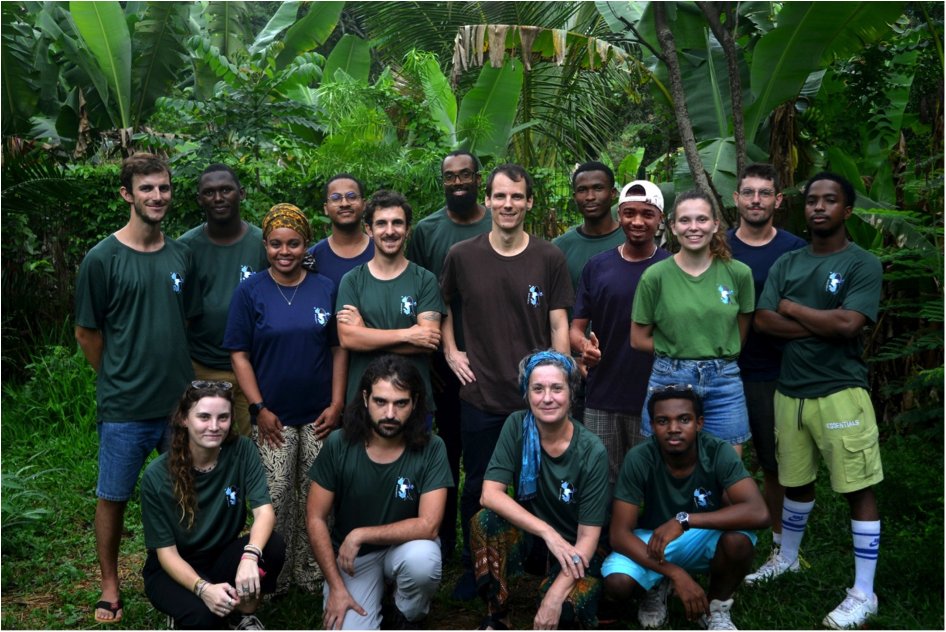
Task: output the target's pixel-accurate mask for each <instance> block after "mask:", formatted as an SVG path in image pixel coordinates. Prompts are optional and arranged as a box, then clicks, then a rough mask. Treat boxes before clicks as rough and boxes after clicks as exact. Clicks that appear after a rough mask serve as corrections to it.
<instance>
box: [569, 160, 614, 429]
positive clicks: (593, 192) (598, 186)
mask: <svg viewBox="0 0 946 632" xmlns="http://www.w3.org/2000/svg"><path fill="white" fill-rule="evenodd" d="M617 194H618V191H617V189H615V188H614V172H613V171H612V170H611V168H610V167H609V166H607V165H606V164H604V163H601V162H586V163H584V164H582V165H579V167H578V168H577V169H575V173H574V174H572V199H574V200H575V206H577V207H578V212H579V213H581V216H582V217H583V218H584V222H583V223H582V224H581V225H580V226H575V227H574V228H570V229H569V230H568V231H566V232H565V234H564V235H561V236H560V237H556V238H555V239H554V240H553V241H552V243H553V244H555V245H556V246H558V247H559V248H560V249H561V251H562V252H563V253H565V260H566V261H567V262H568V276H569V277H571V280H572V289H573V290H574V291H575V292H576V293H577V292H578V281H579V280H580V279H581V271H582V270H583V269H584V268H585V264H586V263H588V260H589V259H591V258H592V257H594V256H595V255H597V254H600V253H602V252H605V251H606V250H610V249H611V248H617V247H619V246H620V245H621V244H623V243H624V233H623V232H622V231H621V230H620V228H621V226H620V224H618V223H617V222H616V221H614V218H613V217H611V204H612V203H613V202H614V199H615V198H616V197H617ZM568 318H569V320H571V318H572V312H571V310H568ZM576 360H577V358H576ZM578 368H579V369H580V370H581V375H582V378H583V379H582V383H581V387H580V388H579V389H578V392H577V393H576V394H575V403H574V405H573V406H572V416H573V417H575V419H577V420H578V421H582V420H583V419H584V416H585V389H586V381H585V380H587V377H588V368H587V367H586V366H585V365H584V364H582V363H581V362H578Z"/></svg>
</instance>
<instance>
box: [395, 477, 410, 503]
mask: <svg viewBox="0 0 946 632" xmlns="http://www.w3.org/2000/svg"><path fill="white" fill-rule="evenodd" d="M412 489H414V484H413V483H411V479H409V478H407V477H406V476H401V477H398V479H397V485H396V486H395V488H394V497H395V498H400V499H401V500H414V497H413V496H411V490H412Z"/></svg>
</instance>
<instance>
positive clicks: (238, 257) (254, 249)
mask: <svg viewBox="0 0 946 632" xmlns="http://www.w3.org/2000/svg"><path fill="white" fill-rule="evenodd" d="M244 199H246V189H244V188H243V187H242V186H240V179H239V178H238V177H237V174H236V173H235V172H234V171H233V169H231V168H230V167H228V166H227V165H224V164H220V163H214V164H212V165H210V166H208V167H207V168H206V169H204V172H203V173H202V174H201V175H200V179H199V180H198V181H197V205H198V206H199V207H200V208H201V209H202V210H203V211H204V213H205V215H206V218H207V221H206V222H204V223H203V224H201V225H200V226H197V227H196V228H193V229H191V230H189V231H187V232H186V233H184V234H183V235H181V237H180V238H179V239H178V241H179V242H181V243H182V244H185V245H187V246H188V247H189V248H190V249H191V252H192V253H193V255H194V272H195V273H196V275H197V279H198V281H199V282H200V289H201V292H202V298H203V305H204V313H203V314H202V315H201V316H200V318H197V319H195V320H194V322H193V323H191V326H190V329H189V330H188V332H187V340H188V343H189V344H190V353H191V364H193V365H194V375H195V376H196V378H197V379H198V380H201V381H211V382H228V383H230V384H232V385H233V418H234V420H236V422H237V429H238V430H239V431H240V434H242V435H244V436H246V437H250V436H251V429H250V409H249V405H250V404H249V402H248V401H247V400H246V396H245V395H244V394H243V391H242V390H240V385H239V383H238V382H237V379H236V375H234V373H233V367H232V365H231V364H230V352H229V351H227V350H225V349H224V348H223V334H224V332H225V331H226V329H227V316H228V314H229V312H230V299H231V298H232V297H233V291H234V290H235V289H236V287H237V285H239V284H240V283H241V282H242V281H244V280H245V279H248V278H250V277H251V276H252V275H253V274H255V273H256V272H259V271H260V270H265V269H266V268H268V267H269V261H268V260H267V259H266V248H265V246H263V231H261V230H260V229H259V228H258V227H256V226H253V225H252V224H249V223H247V222H245V221H243V219H242V218H241V217H240V203H241V202H242V201H243V200H244Z"/></svg>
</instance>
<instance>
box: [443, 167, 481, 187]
mask: <svg viewBox="0 0 946 632" xmlns="http://www.w3.org/2000/svg"><path fill="white" fill-rule="evenodd" d="M478 173H479V171H467V170H464V171H461V172H460V173H453V172H450V171H448V172H447V173H445V174H443V175H442V176H441V179H442V180H443V183H444V184H453V183H454V182H456V181H459V182H460V184H469V183H470V182H473V178H475V177H476V174H478Z"/></svg>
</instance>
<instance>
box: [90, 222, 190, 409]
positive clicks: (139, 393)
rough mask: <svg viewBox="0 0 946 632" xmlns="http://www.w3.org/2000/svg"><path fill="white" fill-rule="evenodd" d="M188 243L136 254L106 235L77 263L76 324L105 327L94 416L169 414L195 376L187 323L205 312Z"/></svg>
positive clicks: (167, 242)
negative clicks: (188, 343) (96, 406)
mask: <svg viewBox="0 0 946 632" xmlns="http://www.w3.org/2000/svg"><path fill="white" fill-rule="evenodd" d="M193 271H194V264H193V256H192V254H191V251H190V248H188V247H187V246H185V245H183V244H180V243H178V242H177V241H175V240H173V239H169V238H168V237H165V238H164V246H162V247H161V249H160V250H156V251H154V252H141V251H139V250H135V249H134V248H129V247H128V246H126V245H124V244H123V243H121V242H120V241H118V238H117V237H115V235H109V236H108V237H106V238H105V239H103V240H102V241H100V242H99V243H98V244H96V246H95V247H93V248H92V249H91V250H90V251H89V253H88V254H87V255H86V256H85V259H83V260H82V265H81V266H80V267H79V278H78V280H77V281H76V324H77V325H79V326H80V327H86V328H89V329H98V330H100V331H101V332H102V337H103V339H104V342H105V348H104V349H103V351H102V361H101V364H100V365H99V372H98V378H97V388H96V401H97V402H98V413H97V416H98V420H99V421H108V422H125V421H143V420H147V419H156V418H159V417H166V416H168V415H170V414H171V411H172V410H174V406H175V405H176V404H177V402H178V400H179V399H180V398H181V394H182V393H183V392H184V390H185V389H186V388H187V386H188V384H190V382H191V380H193V379H194V369H193V367H192V366H191V362H190V353H189V350H188V346H187V330H186V328H185V320H187V319H189V318H194V317H196V316H199V315H200V313H201V312H202V305H201V298H200V294H201V292H200V282H199V280H198V279H197V276H196V275H195V274H194V273H193Z"/></svg>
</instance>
